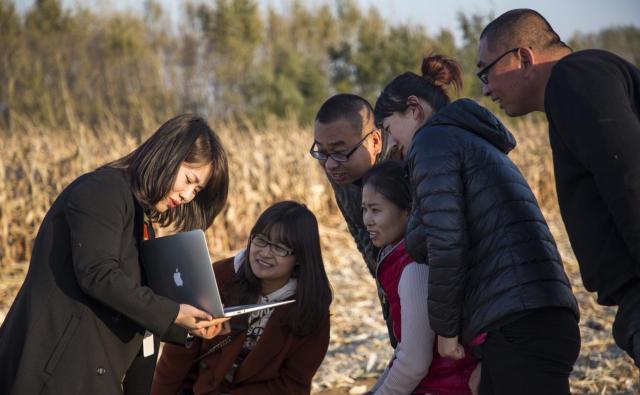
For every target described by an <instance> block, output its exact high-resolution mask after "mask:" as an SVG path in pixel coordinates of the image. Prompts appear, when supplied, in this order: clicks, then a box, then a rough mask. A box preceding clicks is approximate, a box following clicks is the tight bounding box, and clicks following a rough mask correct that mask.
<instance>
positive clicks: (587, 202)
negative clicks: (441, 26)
mask: <svg viewBox="0 0 640 395" xmlns="http://www.w3.org/2000/svg"><path fill="white" fill-rule="evenodd" d="M478 68H479V69H480V71H479V72H478V77H479V78H480V80H481V81H482V82H483V84H484V85H483V93H484V94H485V95H486V96H489V97H491V99H492V100H493V101H495V102H497V103H499V104H500V107H501V108H503V109H504V111H505V112H506V113H507V114H508V115H510V116H513V117H516V116H520V115H524V114H528V113H530V112H532V111H544V112H545V113H546V115H547V119H548V121H549V140H550V143H551V148H552V150H553V164H554V170H555V177H556V187H557V192H558V201H559V204H560V211H561V213H562V218H563V221H564V223H565V226H566V228H567V233H568V234H569V238H570V241H571V246H572V247H573V251H574V252H575V255H576V257H577V259H578V263H579V265H580V272H581V274H582V280H583V283H584V285H585V288H587V289H588V290H589V291H592V292H597V295H598V302H599V303H600V304H602V305H617V306H619V307H618V311H617V314H616V318H615V322H614V325H613V336H614V339H615V341H616V344H618V346H620V347H621V348H622V349H624V350H625V351H626V352H627V353H628V354H629V355H630V356H631V357H632V358H633V359H634V361H635V363H636V365H638V366H640V70H638V68H637V67H635V66H633V65H632V64H630V63H629V62H627V61H625V60H623V59H622V58H620V57H618V56H616V55H614V54H612V53H609V52H606V51H601V50H586V51H580V52H572V50H571V49H570V48H569V47H568V46H567V45H565V44H564V43H563V42H562V41H561V40H560V37H559V36H558V35H557V34H556V32H555V31H554V30H553V28H552V27H551V26H550V24H549V23H548V22H547V20H546V19H545V18H544V17H543V16H542V15H540V14H539V13H537V12H536V11H533V10H529V9H517V10H511V11H508V12H506V13H504V14H503V15H501V16H499V17H498V18H496V19H495V20H494V21H492V22H491V23H489V24H488V25H487V27H486V28H485V29H484V31H483V32H482V34H481V36H480V44H479V48H478Z"/></svg>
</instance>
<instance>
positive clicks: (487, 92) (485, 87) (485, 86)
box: [482, 84, 491, 96]
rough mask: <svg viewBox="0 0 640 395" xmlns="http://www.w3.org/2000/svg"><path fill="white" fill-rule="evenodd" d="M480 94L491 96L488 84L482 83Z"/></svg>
mask: <svg viewBox="0 0 640 395" xmlns="http://www.w3.org/2000/svg"><path fill="white" fill-rule="evenodd" d="M482 94H483V95H484V96H491V89H490V88H489V84H482Z"/></svg>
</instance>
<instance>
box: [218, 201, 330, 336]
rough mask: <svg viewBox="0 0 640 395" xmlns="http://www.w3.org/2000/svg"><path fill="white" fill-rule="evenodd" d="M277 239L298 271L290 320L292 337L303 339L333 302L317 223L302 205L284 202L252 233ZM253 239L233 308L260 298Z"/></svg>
mask: <svg viewBox="0 0 640 395" xmlns="http://www.w3.org/2000/svg"><path fill="white" fill-rule="evenodd" d="M258 233H259V234H264V235H273V234H274V233H275V234H277V235H278V238H277V240H278V242H281V243H283V244H285V245H287V246H288V247H290V248H292V249H293V251H294V254H295V257H296V264H297V265H296V267H295V269H294V272H293V273H292V276H293V277H295V278H297V280H298V287H297V289H296V293H295V299H296V302H295V304H294V306H293V308H292V309H291V312H290V313H289V317H288V325H289V328H290V329H291V331H292V333H294V334H295V335H296V336H299V337H302V336H305V335H307V334H309V333H311V332H312V331H313V329H314V328H316V327H317V326H318V324H319V323H320V321H321V320H322V319H323V318H324V317H325V315H326V314H328V311H329V305H330V304H331V300H332V298H333V296H332V293H331V286H330V285H329V279H328V278H327V273H326V272H325V270H324V263H323V261H322V252H321V250H320V236H319V234H318V221H317V220H316V217H315V215H313V213H312V212H311V211H310V210H309V209H308V208H307V207H306V206H305V205H303V204H300V203H297V202H293V201H283V202H279V203H276V204H274V205H272V206H270V207H269V208H267V209H266V210H265V211H264V212H263V213H262V214H261V215H260V217H259V218H258V220H257V221H256V224H255V225H254V226H253V228H252V229H251V236H253V235H255V234H258ZM250 240H251V237H249V241H248V242H247V249H246V251H245V254H244V258H243V262H242V265H241V267H240V269H239V270H238V273H237V274H236V278H235V284H234V285H235V286H234V287H232V289H233V291H232V293H231V295H229V300H231V301H232V302H233V304H246V303H255V302H256V300H257V298H258V295H259V294H260V289H261V283H260V279H259V278H257V277H256V276H255V275H254V274H253V271H252V270H251V265H250V264H249V255H250V254H251V241H250Z"/></svg>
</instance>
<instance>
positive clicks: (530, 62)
mask: <svg viewBox="0 0 640 395" xmlns="http://www.w3.org/2000/svg"><path fill="white" fill-rule="evenodd" d="M518 55H519V56H520V65H521V67H522V71H523V73H524V77H525V78H531V76H532V75H533V69H534V67H533V66H534V65H535V64H536V56H535V53H534V52H533V50H532V49H531V48H528V47H524V48H520V49H519V50H518Z"/></svg>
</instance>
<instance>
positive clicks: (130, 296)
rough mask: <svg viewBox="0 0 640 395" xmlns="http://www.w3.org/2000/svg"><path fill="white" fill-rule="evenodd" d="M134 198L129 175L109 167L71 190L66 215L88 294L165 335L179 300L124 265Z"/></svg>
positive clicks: (80, 280) (76, 267)
mask: <svg viewBox="0 0 640 395" xmlns="http://www.w3.org/2000/svg"><path fill="white" fill-rule="evenodd" d="M129 199H131V191H130V190H129V188H128V186H127V185H126V184H125V183H124V180H118V179H117V176H114V175H113V174H112V173H108V172H100V173H94V174H92V175H89V176H87V177H86V178H85V180H83V181H82V182H81V183H80V184H79V185H78V186H77V187H76V188H75V189H74V190H73V191H71V192H70V196H69V199H68V203H67V206H66V207H65V217H66V219H67V222H68V224H69V229H70V236H71V252H72V261H73V267H74V271H75V275H76V279H77V281H78V284H79V286H80V288H81V289H82V291H83V292H84V293H85V294H87V295H88V296H89V297H91V298H93V299H95V300H96V301H98V302H100V303H102V304H104V305H107V306H109V307H110V308H112V309H113V310H115V311H118V312H120V313H122V314H124V315H125V316H127V317H128V318H130V319H131V320H133V321H134V322H136V323H138V324H139V325H141V326H142V327H144V328H146V329H148V330H149V331H151V332H153V333H154V334H156V335H158V336H162V335H163V334H165V332H167V330H168V329H169V326H170V325H171V324H172V323H173V321H174V320H175V318H176V316H177V314H178V309H179V305H178V304H177V303H175V302H173V301H171V300H169V299H167V298H164V297H161V296H159V295H156V294H154V293H153V291H152V290H151V289H150V288H148V287H143V286H140V285H139V284H137V283H136V282H135V281H134V280H133V279H132V278H130V277H129V276H128V275H126V274H125V273H124V272H123V271H122V270H121V268H120V266H121V262H120V258H119V257H120V251H121V245H120V243H121V240H122V239H123V232H124V229H125V227H126V226H127V224H128V223H129V222H130V221H132V220H133V207H128V206H127V202H128V201H129ZM132 237H133V236H132ZM138 264H139V263H138Z"/></svg>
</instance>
